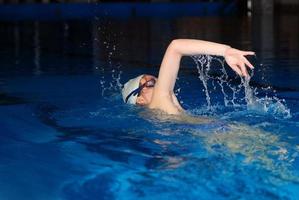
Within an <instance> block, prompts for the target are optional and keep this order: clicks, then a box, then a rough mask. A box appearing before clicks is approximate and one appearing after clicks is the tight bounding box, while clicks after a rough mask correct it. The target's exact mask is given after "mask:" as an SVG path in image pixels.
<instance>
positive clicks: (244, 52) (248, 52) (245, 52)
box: [243, 51, 255, 56]
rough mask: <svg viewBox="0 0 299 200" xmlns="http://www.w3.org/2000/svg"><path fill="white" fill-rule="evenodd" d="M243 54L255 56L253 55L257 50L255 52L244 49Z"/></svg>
mask: <svg viewBox="0 0 299 200" xmlns="http://www.w3.org/2000/svg"><path fill="white" fill-rule="evenodd" d="M243 55H244V56H253V55H255V52H253V51H243Z"/></svg>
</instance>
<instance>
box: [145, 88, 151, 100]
mask: <svg viewBox="0 0 299 200" xmlns="http://www.w3.org/2000/svg"><path fill="white" fill-rule="evenodd" d="M152 96H153V90H152V89H151V90H149V91H148V92H147V95H146V98H147V100H148V101H151V100H152Z"/></svg>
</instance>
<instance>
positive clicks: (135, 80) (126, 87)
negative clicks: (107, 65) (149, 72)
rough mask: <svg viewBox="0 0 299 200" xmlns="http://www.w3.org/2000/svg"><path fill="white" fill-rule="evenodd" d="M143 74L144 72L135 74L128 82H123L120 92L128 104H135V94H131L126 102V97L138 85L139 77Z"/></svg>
mask: <svg viewBox="0 0 299 200" xmlns="http://www.w3.org/2000/svg"><path fill="white" fill-rule="evenodd" d="M143 76H144V74H142V75H140V76H137V77H136V78H133V79H131V80H129V81H128V82H126V83H125V85H124V87H123V89H122V91H121V93H122V96H123V100H124V102H125V103H129V104H136V101H137V94H132V95H131V96H130V97H129V98H128V101H127V102H126V98H127V97H128V96H129V95H130V94H131V93H132V92H133V91H134V90H136V89H137V88H138V87H139V83H140V80H141V78H142V77H143Z"/></svg>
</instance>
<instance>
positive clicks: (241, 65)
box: [239, 62, 248, 77]
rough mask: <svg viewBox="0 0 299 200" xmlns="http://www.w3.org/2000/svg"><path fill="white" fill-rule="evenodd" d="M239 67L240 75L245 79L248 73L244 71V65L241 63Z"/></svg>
mask: <svg viewBox="0 0 299 200" xmlns="http://www.w3.org/2000/svg"><path fill="white" fill-rule="evenodd" d="M239 67H240V69H241V72H242V75H243V76H245V77H247V76H248V72H247V70H246V67H245V63H243V62H241V63H240V64H239Z"/></svg>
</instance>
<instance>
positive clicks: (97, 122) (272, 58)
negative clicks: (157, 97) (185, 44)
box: [0, 17, 299, 200]
mask: <svg viewBox="0 0 299 200" xmlns="http://www.w3.org/2000/svg"><path fill="white" fill-rule="evenodd" d="M284 20H286V21H291V22H292V21H294V20H298V18H295V19H294V18H292V17H290V18H286V19H285V18H281V21H284ZM211 23H214V24H215V26H210V25H209V24H211ZM220 24H222V26H223V27H220V28H219V26H220ZM241 25H242V26H241ZM231 27H240V30H241V29H243V31H244V32H242V33H240V35H239V36H236V34H235V32H234V31H235V29H234V31H232V30H231ZM136 30H138V31H136ZM240 30H238V31H240ZM277 30H278V31H280V30H281V27H280V28H279V27H278V28H277ZM254 31H256V30H255V28H253V27H251V25H250V22H248V19H241V20H233V19H223V20H220V19H216V18H205V19H203V18H181V19H171V20H169V19H167V20H157V19H133V20H128V21H127V20H125V21H118V20H107V21H65V22H6V23H2V24H1V29H0V35H1V39H0V44H1V47H0V50H1V51H0V58H1V68H0V128H1V129H0V199H38V200H39V199H205V200H206V199H290V200H295V199H298V197H299V158H298V156H299V137H298V130H299V123H298V119H299V92H298V91H299V87H298V85H299V79H298V75H299V68H298V66H299V57H298V54H297V53H298V50H299V48H298V46H296V45H293V46H292V45H291V46H287V45H288V44H289V42H290V41H291V42H294V43H296V42H297V43H298V38H297V37H292V36H293V35H292V33H291V32H287V31H288V29H284V32H283V31H282V30H281V31H280V32H279V33H280V34H276V35H275V37H277V38H274V39H275V41H277V42H276V43H275V45H273V44H272V47H273V49H272V48H271V43H270V47H268V48H267V45H266V48H265V44H264V45H260V44H259V42H258V41H259V38H255V37H257V36H255V34H253V35H251V34H250V33H254ZM161 33H162V34H161ZM284 34H287V35H288V34H290V35H288V36H289V37H285V35H284ZM293 34H295V35H296V34H297V33H293ZM175 37H189V38H199V39H206V40H213V41H218V42H224V43H230V44H232V45H233V46H236V47H238V48H243V49H254V50H255V51H256V52H257V55H258V56H257V58H250V59H251V60H252V62H254V64H255V66H256V69H255V70H254V75H253V77H252V79H251V81H250V88H249V89H251V90H254V91H253V93H251V94H253V97H254V98H253V99H254V103H251V104H250V103H248V102H249V101H248V99H246V97H248V94H247V95H245V92H244V91H245V90H244V84H242V83H241V81H240V79H239V78H238V77H235V75H234V74H233V73H232V72H231V71H230V70H229V69H228V68H227V67H225V69H226V70H227V72H228V75H227V77H222V74H223V71H221V70H222V69H223V68H222V65H221V64H220V63H219V62H218V61H215V60H214V61H213V62H212V63H211V65H212V67H211V68H212V69H211V71H209V72H207V74H206V77H207V76H208V77H209V80H208V91H207V92H208V95H209V97H210V103H209V104H208V102H207V96H206V94H207V93H205V91H204V87H203V83H202V82H201V81H200V79H199V78H198V76H199V74H198V71H197V69H196V64H195V62H194V61H193V60H192V59H191V58H184V60H183V62H182V70H181V71H180V74H179V80H178V82H177V86H176V92H177V93H178V97H179V100H180V101H182V105H183V107H184V108H186V109H187V111H188V112H189V113H190V114H192V115H193V116H196V117H198V118H200V117H203V116H204V117H209V118H211V119H213V121H212V122H210V123H207V124H206V123H205V124H200V123H187V122H182V121H180V120H178V119H169V118H168V119H167V118H166V119H165V116H164V117H163V116H162V117H163V119H161V116H160V117H157V116H156V113H152V112H151V111H148V110H144V109H143V108H139V107H133V106H129V105H125V104H124V103H123V102H122V98H121V95H120V91H119V87H120V85H121V84H122V83H124V82H125V81H126V80H127V79H128V78H130V77H132V76H135V75H137V74H139V73H144V72H147V73H150V74H157V72H158V66H159V62H160V60H161V58H162V55H163V51H164V50H165V47H166V45H167V44H168V42H169V41H170V40H171V38H175ZM282 38H283V39H282ZM266 44H268V43H266ZM268 45H269V44H268ZM287 47H288V51H286V48H287ZM215 59H216V58H215ZM204 66H205V65H204ZM205 69H206V68H205ZM205 72H206V71H205ZM220 77H222V79H221V78H220ZM223 79H225V82H224V83H220V82H221V80H223ZM245 85H246V84H245ZM221 86H223V87H224V89H223V90H224V91H225V92H224V93H223V92H222V90H221ZM248 87H249V86H247V88H246V91H248ZM232 88H233V90H232ZM225 95H227V96H226V97H225ZM233 95H236V99H235V100H234V101H231V100H232V97H233ZM249 96H250V95H249ZM225 98H226V100H227V102H225ZM251 100H252V98H251Z"/></svg>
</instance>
